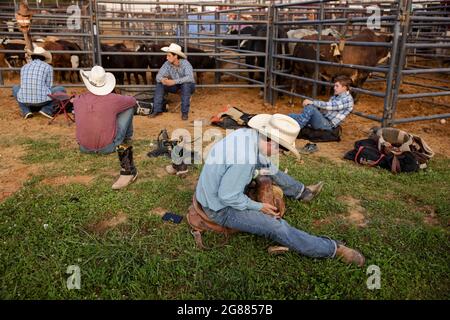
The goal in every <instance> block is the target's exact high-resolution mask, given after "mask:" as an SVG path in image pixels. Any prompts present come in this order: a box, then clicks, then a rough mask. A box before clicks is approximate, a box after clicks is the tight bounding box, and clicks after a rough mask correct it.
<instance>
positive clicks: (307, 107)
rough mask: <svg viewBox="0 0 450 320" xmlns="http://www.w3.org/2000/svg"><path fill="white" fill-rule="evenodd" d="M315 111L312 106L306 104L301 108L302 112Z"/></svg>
mask: <svg viewBox="0 0 450 320" xmlns="http://www.w3.org/2000/svg"><path fill="white" fill-rule="evenodd" d="M314 110H317V108H316V107H315V106H314V105H313V104H308V105H306V106H305V107H304V108H303V111H310V112H311V111H314Z"/></svg>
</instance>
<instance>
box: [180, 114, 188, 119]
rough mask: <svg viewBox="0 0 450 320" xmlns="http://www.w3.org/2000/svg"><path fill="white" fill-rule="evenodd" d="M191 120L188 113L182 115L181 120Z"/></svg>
mask: <svg viewBox="0 0 450 320" xmlns="http://www.w3.org/2000/svg"><path fill="white" fill-rule="evenodd" d="M188 118H189V115H188V114H187V113H183V114H182V115H181V120H187V119H188Z"/></svg>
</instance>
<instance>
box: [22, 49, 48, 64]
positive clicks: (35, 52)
mask: <svg viewBox="0 0 450 320" xmlns="http://www.w3.org/2000/svg"><path fill="white" fill-rule="evenodd" d="M26 51H27V53H28V55H30V56H42V57H44V58H45V62H47V63H52V54H51V53H50V52H48V51H47V50H45V49H44V48H42V47H34V49H33V51H31V50H30V49H27V50H26Z"/></svg>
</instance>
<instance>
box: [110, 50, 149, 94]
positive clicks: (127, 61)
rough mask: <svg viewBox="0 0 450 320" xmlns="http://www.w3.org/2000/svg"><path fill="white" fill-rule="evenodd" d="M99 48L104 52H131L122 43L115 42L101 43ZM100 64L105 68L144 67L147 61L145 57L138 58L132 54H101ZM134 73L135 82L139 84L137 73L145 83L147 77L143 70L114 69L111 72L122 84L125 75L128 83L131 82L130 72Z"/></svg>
mask: <svg viewBox="0 0 450 320" xmlns="http://www.w3.org/2000/svg"><path fill="white" fill-rule="evenodd" d="M101 49H102V51H104V52H133V51H132V50H131V49H128V48H127V47H126V46H125V45H124V44H123V43H117V44H114V45H107V44H102V45H101ZM102 65H103V67H104V68H105V69H125V68H131V69H146V68H147V65H148V61H147V60H146V59H139V58H138V57H137V56H133V55H126V54H124V55H112V54H111V55H108V54H106V55H103V56H102ZM132 73H133V75H134V80H135V82H136V84H140V81H139V75H140V76H141V77H142V80H143V81H144V84H147V77H146V72H145V71H136V72H135V71H127V72H123V71H114V72H113V74H114V76H115V77H116V79H117V83H118V84H121V85H123V84H124V79H125V76H126V78H127V80H128V84H131V74H132Z"/></svg>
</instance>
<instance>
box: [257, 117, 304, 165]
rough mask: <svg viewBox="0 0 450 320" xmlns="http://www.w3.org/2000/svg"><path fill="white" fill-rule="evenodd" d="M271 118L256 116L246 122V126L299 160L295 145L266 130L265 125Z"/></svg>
mask: <svg viewBox="0 0 450 320" xmlns="http://www.w3.org/2000/svg"><path fill="white" fill-rule="evenodd" d="M271 118H272V115H271V114H265V113H263V114H258V115H256V116H254V117H252V118H251V119H250V121H249V122H248V126H249V127H250V128H253V129H255V130H257V131H258V132H259V133H260V134H262V135H265V136H266V137H268V138H270V139H272V140H273V141H275V142H277V143H278V144H280V145H282V146H283V147H285V148H286V149H288V150H289V151H290V152H292V153H293V154H294V155H295V156H296V157H297V158H298V159H300V154H299V153H298V150H297V148H296V147H295V144H290V143H289V142H287V141H286V140H283V139H280V137H279V136H277V135H275V134H274V133H273V132H271V131H269V130H267V129H266V128H267V124H268V123H269V121H270V119H271Z"/></svg>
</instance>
